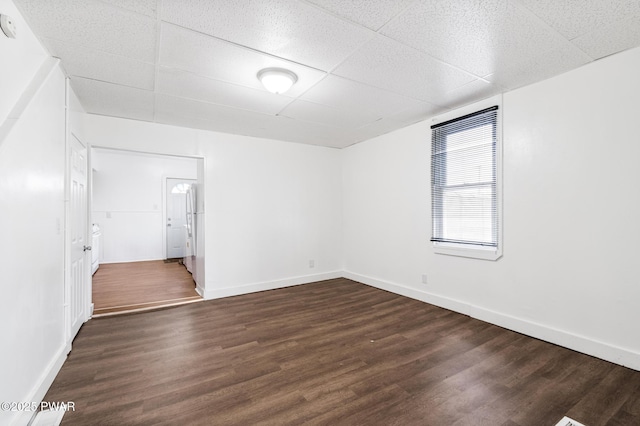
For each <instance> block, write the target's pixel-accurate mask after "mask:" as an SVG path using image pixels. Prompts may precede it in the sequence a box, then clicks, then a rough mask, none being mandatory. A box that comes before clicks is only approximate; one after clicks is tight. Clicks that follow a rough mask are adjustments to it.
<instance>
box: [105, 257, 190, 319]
mask: <svg viewBox="0 0 640 426" xmlns="http://www.w3.org/2000/svg"><path fill="white" fill-rule="evenodd" d="M201 300H202V297H200V295H198V293H197V292H196V290H195V283H194V282H193V278H192V277H191V274H190V273H189V272H188V271H187V269H186V268H185V267H184V266H183V265H181V264H180V263H178V262H169V263H165V262H164V261H162V260H154V261H147V262H131V263H110V264H102V265H100V269H98V271H97V272H96V273H95V274H94V276H93V303H94V310H93V317H94V318H95V317H100V316H106V315H114V314H120V313H125V312H135V311H143V310H149V309H155V308H158V307H165V306H174V305H182V304H185V303H192V302H198V301H201Z"/></svg>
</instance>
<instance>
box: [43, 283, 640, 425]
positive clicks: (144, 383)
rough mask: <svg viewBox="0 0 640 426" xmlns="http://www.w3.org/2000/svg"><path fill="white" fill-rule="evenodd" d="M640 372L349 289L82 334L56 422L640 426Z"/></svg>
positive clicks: (304, 291)
mask: <svg viewBox="0 0 640 426" xmlns="http://www.w3.org/2000/svg"><path fill="white" fill-rule="evenodd" d="M638 392H640V372H638V371H633V370H630V369H627V368H624V367H620V366H617V365H614V364H611V363H608V362H605V361H602V360H599V359H596V358H593V357H589V356H587V355H584V354H580V353H577V352H574V351H571V350H568V349H565V348H561V347H558V346H555V345H552V344H550V343H546V342H542V341H539V340H536V339H533V338H530V337H526V336H523V335H521V334H518V333H515V332H512V331H509V330H505V329H502V328H500V327H497V326H494V325H491V324H487V323H484V322H482V321H478V320H475V319H472V318H469V317H467V316H464V315H460V314H456V313H453V312H450V311H447V310H445V309H442V308H438V307H435V306H431V305H428V304H425V303H422V302H419V301H416V300H412V299H407V298H405V297H402V296H398V295H395V294H392V293H388V292H385V291H382V290H378V289H375V288H372V287H368V286H365V285H363V284H359V283H355V282H353V281H350V280H346V279H335V280H328V281H323V282H318V283H313V284H307V285H303V286H296V287H289V288H284V289H279V290H272V291H266V292H261V293H254V294H247V295H243V296H235V297H229V298H225V299H218V300H211V301H204V302H201V303H196V304H191V305H184V306H179V307H175V308H169V309H164V310H158V311H151V312H145V313H138V314H130V315H124V316H117V317H105V318H99V319H94V320H91V321H90V322H88V323H87V324H85V325H84V326H83V327H82V329H81V331H80V333H79V334H78V337H77V338H76V340H75V341H74V344H73V351H72V352H71V353H70V355H69V357H68V359H67V362H66V363H65V364H64V366H63V367H62V370H61V371H60V373H59V374H58V377H56V379H55V381H54V383H53V385H52V386H51V388H50V390H49V392H48V393H47V395H46V397H45V400H46V401H52V402H55V401H74V402H75V406H76V411H75V412H68V413H66V414H65V417H64V419H63V425H86V424H113V425H116V424H117V425H125V424H126V425H128V424H136V425H138V424H143V425H144V424H167V425H169V424H182V425H191V424H195V425H199V424H202V425H254V424H264V425H288V424H291V425H299V424H310V425H329V424H331V425H357V424H362V425H402V426H405V425H459V426H460V425H474V426H476V425H491V426H493V425H505V426H534V425H535V426H539V425H553V424H555V423H556V422H557V421H559V420H560V419H561V418H562V417H563V416H565V415H569V416H570V417H573V418H575V419H576V420H578V421H580V422H582V423H584V424H586V425H588V426H598V425H633V424H640V397H639V396H638Z"/></svg>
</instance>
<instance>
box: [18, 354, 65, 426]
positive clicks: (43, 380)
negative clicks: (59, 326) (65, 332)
mask: <svg viewBox="0 0 640 426" xmlns="http://www.w3.org/2000/svg"><path fill="white" fill-rule="evenodd" d="M70 351H71V345H63V346H61V347H60V349H58V352H57V353H56V354H55V355H54V357H53V358H52V359H51V362H49V365H48V366H47V368H46V369H45V370H44V371H43V372H42V374H41V375H40V379H39V380H38V381H37V382H36V384H35V386H34V387H33V389H32V390H31V392H30V393H29V395H27V397H26V398H24V399H23V401H28V402H36V403H38V404H39V403H40V402H42V399H43V398H44V396H45V395H46V394H47V391H48V390H49V388H50V387H51V384H52V383H53V381H54V380H55V378H56V376H57V375H58V373H59V372H60V369H61V368H62V364H64V362H65V360H66V359H67V354H68V353H69V352H70ZM35 414H36V413H35V412H29V411H20V412H17V413H16V417H14V419H13V421H12V422H11V423H10V424H12V425H13V424H15V425H26V424H29V422H31V420H32V419H33V417H34V416H35Z"/></svg>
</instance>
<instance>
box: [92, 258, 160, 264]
mask: <svg viewBox="0 0 640 426" xmlns="http://www.w3.org/2000/svg"><path fill="white" fill-rule="evenodd" d="M158 260H165V258H160V259H157V258H153V259H134V260H101V261H100V265H110V264H112V263H136V262H155V261H158Z"/></svg>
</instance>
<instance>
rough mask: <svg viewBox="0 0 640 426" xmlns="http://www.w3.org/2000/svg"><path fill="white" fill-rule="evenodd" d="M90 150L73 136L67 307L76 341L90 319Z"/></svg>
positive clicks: (70, 153) (70, 155)
mask: <svg viewBox="0 0 640 426" xmlns="http://www.w3.org/2000/svg"><path fill="white" fill-rule="evenodd" d="M87 166H88V162H87V147H86V146H84V145H83V144H82V142H80V141H79V140H78V139H77V138H76V137H75V136H74V135H73V134H71V136H70V146H69V169H70V170H69V179H70V181H69V243H70V244H69V245H70V248H71V249H70V259H69V261H70V265H69V284H68V286H67V292H66V301H65V305H66V308H67V312H68V324H69V336H67V337H68V341H71V340H73V338H74V337H75V335H76V334H77V333H78V330H80V326H82V323H84V321H85V320H86V319H87V312H86V310H87V309H88V306H87V298H88V295H87V291H88V288H89V286H88V282H89V269H88V267H89V261H90V260H88V259H91V256H90V253H89V252H88V250H91V247H89V246H90V243H89V242H88V241H87V234H88V231H87Z"/></svg>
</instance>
